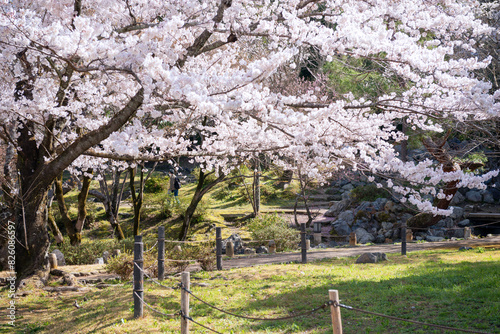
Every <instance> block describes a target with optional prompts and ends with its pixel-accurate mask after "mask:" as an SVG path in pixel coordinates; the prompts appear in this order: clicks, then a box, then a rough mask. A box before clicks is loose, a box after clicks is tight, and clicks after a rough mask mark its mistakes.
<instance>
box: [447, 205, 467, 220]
mask: <svg viewBox="0 0 500 334" xmlns="http://www.w3.org/2000/svg"><path fill="white" fill-rule="evenodd" d="M450 209H453V212H452V214H451V215H450V218H453V219H462V217H463V216H464V213H465V210H464V209H463V208H461V207H459V206H453V207H450Z"/></svg>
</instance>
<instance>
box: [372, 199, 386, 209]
mask: <svg viewBox="0 0 500 334" xmlns="http://www.w3.org/2000/svg"><path fill="white" fill-rule="evenodd" d="M388 201H389V200H388V199H387V198H377V199H376V200H375V201H374V202H373V208H374V209H375V210H376V211H382V210H384V207H385V205H386V204H387V202H388Z"/></svg>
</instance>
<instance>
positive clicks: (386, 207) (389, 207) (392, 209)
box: [384, 201, 396, 212]
mask: <svg viewBox="0 0 500 334" xmlns="http://www.w3.org/2000/svg"><path fill="white" fill-rule="evenodd" d="M384 211H389V212H396V204H394V202H393V201H387V203H385V205H384Z"/></svg>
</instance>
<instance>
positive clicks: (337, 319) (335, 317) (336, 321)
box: [328, 290, 342, 334]
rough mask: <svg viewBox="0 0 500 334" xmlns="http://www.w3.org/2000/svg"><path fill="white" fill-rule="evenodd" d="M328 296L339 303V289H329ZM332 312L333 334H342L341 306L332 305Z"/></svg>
mask: <svg viewBox="0 0 500 334" xmlns="http://www.w3.org/2000/svg"><path fill="white" fill-rule="evenodd" d="M328 296H329V298H330V300H331V301H333V302H336V303H337V304H338V303H339V292H338V290H328ZM330 311H331V314H332V326H333V334H342V317H341V316H340V306H334V305H330Z"/></svg>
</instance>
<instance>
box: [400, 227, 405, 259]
mask: <svg viewBox="0 0 500 334" xmlns="http://www.w3.org/2000/svg"><path fill="white" fill-rule="evenodd" d="M401 255H406V223H403V226H402V227H401Z"/></svg>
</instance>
